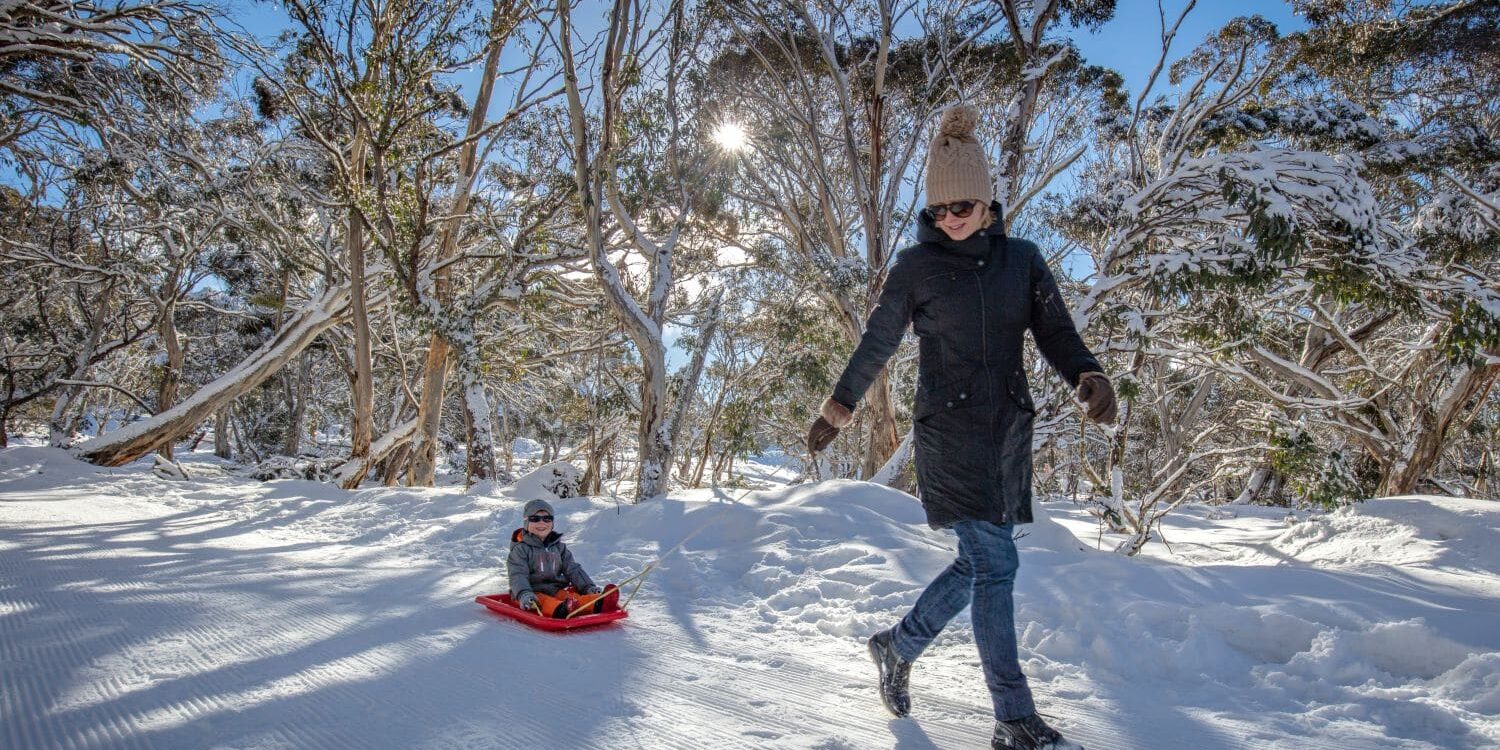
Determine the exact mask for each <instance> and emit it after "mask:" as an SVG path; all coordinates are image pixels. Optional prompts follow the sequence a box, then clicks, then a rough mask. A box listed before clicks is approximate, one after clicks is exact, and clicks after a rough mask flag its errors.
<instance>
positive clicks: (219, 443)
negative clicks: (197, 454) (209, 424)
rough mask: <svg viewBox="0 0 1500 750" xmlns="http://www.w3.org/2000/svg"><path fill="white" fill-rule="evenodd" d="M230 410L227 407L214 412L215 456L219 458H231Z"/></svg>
mask: <svg viewBox="0 0 1500 750" xmlns="http://www.w3.org/2000/svg"><path fill="white" fill-rule="evenodd" d="M229 409H230V407H228V406H226V407H224V408H222V409H220V410H218V411H216V412H214V455H215V456H218V457H219V458H223V459H228V458H230V457H231V453H230V449H229Z"/></svg>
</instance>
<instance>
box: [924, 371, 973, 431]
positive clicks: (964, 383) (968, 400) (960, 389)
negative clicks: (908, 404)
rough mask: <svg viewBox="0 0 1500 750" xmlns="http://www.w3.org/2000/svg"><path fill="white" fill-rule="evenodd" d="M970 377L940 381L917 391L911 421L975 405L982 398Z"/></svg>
mask: <svg viewBox="0 0 1500 750" xmlns="http://www.w3.org/2000/svg"><path fill="white" fill-rule="evenodd" d="M975 385H976V383H975V380H974V378H972V377H969V378H963V379H961V380H952V381H949V382H946V383H940V384H938V385H935V386H933V387H932V388H924V389H921V390H919V391H918V392H917V403H916V405H915V407H914V408H913V409H912V415H911V418H912V421H915V422H921V421H922V420H924V419H926V418H928V417H930V416H932V415H934V414H937V413H939V412H944V411H957V410H960V409H969V408H972V407H974V406H977V405H978V404H979V403H980V402H981V401H983V399H982V398H981V397H980V396H981V394H980V393H979V391H978V390H977V389H976V388H975Z"/></svg>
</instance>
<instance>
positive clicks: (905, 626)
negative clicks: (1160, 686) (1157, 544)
mask: <svg viewBox="0 0 1500 750" xmlns="http://www.w3.org/2000/svg"><path fill="white" fill-rule="evenodd" d="M978 116H979V114H978V111H977V110H975V109H974V108H973V107H969V106H955V107H950V108H949V109H948V110H947V111H945V112H944V113H943V117H942V121H941V123H940V125H939V127H938V133H937V135H936V136H935V137H934V138H933V141H932V143H931V145H930V146H929V149H928V162H927V184H926V188H927V203H926V205H927V208H926V209H925V210H923V212H922V216H921V217H920V218H919V221H918V225H919V226H918V231H917V239H918V240H919V243H918V244H916V245H914V246H912V247H909V248H907V249H905V250H903V251H901V253H900V254H898V256H897V258H896V263H895V265H894V266H892V267H891V269H890V273H889V274H888V275H887V276H886V280H885V287H884V289H883V290H882V292H881V294H880V299H879V302H878V304H877V305H876V307H875V309H874V310H873V311H871V313H870V317H869V320H868V321H867V322H866V324H865V333H864V336H863V337H862V338H861V339H860V342H859V346H858V347H857V348H856V349H855V350H854V354H853V355H851V356H850V358H849V364H848V366H847V367H845V369H844V373H843V375H842V376H841V377H840V378H839V381H838V385H837V386H836V387H835V388H834V391H833V396H832V397H830V398H829V399H828V400H826V401H824V402H823V406H822V408H821V410H820V411H821V414H820V416H819V417H818V419H817V421H816V422H814V423H813V426H812V429H811V430H810V431H809V433H808V447H809V449H810V450H811V451H812V452H813V453H817V452H819V451H821V450H822V449H823V448H824V447H826V446H827V445H828V443H829V442H830V441H831V440H833V438H834V437H835V436H836V435H837V434H838V431H839V429H840V428H842V427H844V426H845V425H847V424H848V423H849V422H850V420H852V419H853V410H854V406H855V404H857V403H858V402H859V400H860V398H861V397H862V396H863V395H864V393H865V390H866V389H868V388H869V386H870V383H871V382H872V381H873V380H874V379H875V377H876V376H877V375H879V374H880V371H881V369H883V368H884V367H885V363H886V360H888V359H889V358H890V356H891V354H892V353H894V352H895V351H896V347H897V346H898V345H899V344H900V343H901V337H902V335H903V334H904V333H905V331H906V327H907V325H908V324H909V325H911V326H912V328H913V329H914V330H915V331H916V334H917V336H918V337H919V338H920V346H919V354H918V360H917V381H918V382H917V398H916V404H915V407H914V409H913V413H912V419H913V422H914V424H913V430H914V431H915V445H916V466H917V484H918V487H919V492H920V494H921V498H922V507H923V509H924V510H925V511H926V512H927V522H928V523H929V524H931V525H932V526H933V527H934V528H948V529H952V530H953V531H954V533H955V534H957V536H958V559H957V560H956V561H955V562H954V563H953V565H951V566H950V567H949V568H948V569H947V570H945V571H943V573H942V574H941V575H939V576H938V577H937V578H936V579H935V580H933V582H932V583H931V584H929V585H928V586H927V589H926V590H925V591H923V592H922V595H921V596H920V597H919V598H918V599H917V603H916V605H915V606H914V607H913V608H912V610H911V611H910V612H908V613H907V615H906V616H905V617H903V618H902V619H901V622H900V623H898V624H897V625H896V626H895V627H893V628H891V629H890V630H887V631H884V632H881V633H877V634H875V635H874V636H873V637H871V638H870V642H869V647H870V655H871V656H872V657H873V658H874V659H875V663H876V664H877V666H878V667H879V669H880V697H881V700H882V701H884V703H885V705H886V708H888V709H890V711H891V713H893V714H895V715H897V716H905V715H906V714H907V713H908V712H909V711H910V708H911V699H910V696H909V694H908V692H907V683H908V676H909V674H910V670H911V663H912V662H913V661H914V660H916V658H917V657H918V656H919V655H920V654H921V653H922V651H923V650H924V649H926V648H927V646H928V644H930V643H931V642H932V640H933V639H934V638H936V637H937V634H938V633H939V632H941V631H942V629H943V627H944V626H945V625H947V624H948V621H949V620H951V619H952V618H953V617H954V616H955V615H957V614H958V613H959V612H961V611H962V610H963V608H964V607H965V606H972V608H973V609H972V619H973V622H974V641H975V644H976V645H977V646H978V648H979V656H980V661H981V662H982V663H983V665H984V675H985V681H986V683H987V684H988V686H989V690H990V697H991V699H992V701H993V703H994V709H995V733H994V737H993V739H992V740H991V747H993V748H1026V749H1031V748H1064V747H1077V746H1076V745H1072V744H1069V743H1067V742H1066V741H1065V740H1063V738H1062V736H1061V735H1059V734H1058V733H1057V732H1056V731H1055V730H1053V729H1052V728H1051V727H1049V726H1047V724H1046V722H1044V721H1042V719H1041V718H1040V717H1038V716H1037V714H1036V706H1035V705H1034V704H1033V703H1032V697H1031V690H1030V688H1028V687H1027V684H1026V677H1025V675H1023V674H1022V673H1021V665H1020V661H1019V658H1018V655H1017V646H1016V628H1015V610H1014V604H1013V601H1012V589H1013V584H1014V581H1015V573H1016V568H1017V567H1018V565H1019V558H1018V557H1017V554H1016V545H1015V542H1014V540H1013V538H1012V532H1013V526H1014V524H1018V523H1030V522H1031V520H1032V515H1031V425H1032V419H1033V417H1034V416H1035V414H1034V412H1035V409H1034V407H1033V405H1032V402H1031V393H1030V390H1029V388H1028V386H1027V382H1026V372H1025V367H1024V366H1023V362H1022V358H1021V355H1022V351H1021V349H1022V342H1023V339H1024V335H1025V332H1026V331H1028V330H1029V331H1031V335H1032V337H1033V338H1034V339H1035V341H1036V344H1037V348H1038V349H1040V350H1041V353H1042V356H1043V357H1045V358H1046V360H1047V361H1048V362H1049V363H1050V364H1051V365H1052V367H1053V369H1055V370H1057V372H1058V374H1060V375H1062V377H1063V378H1064V379H1066V380H1067V381H1068V382H1069V383H1070V384H1072V385H1074V386H1076V387H1077V389H1078V390H1077V395H1078V398H1079V399H1080V400H1081V401H1083V402H1085V403H1086V404H1087V406H1088V417H1089V419H1091V420H1094V421H1104V422H1113V421H1114V417H1115V396H1114V390H1113V388H1112V386H1111V385H1110V382H1109V379H1108V378H1107V377H1105V376H1104V374H1103V373H1102V371H1101V370H1102V368H1101V367H1100V366H1099V362H1098V360H1097V359H1095V358H1094V356H1093V355H1092V354H1090V353H1089V351H1088V349H1087V348H1086V347H1085V346H1084V344H1083V340H1082V339H1081V338H1079V336H1078V331H1077V330H1076V329H1075V328H1074V327H1073V320H1072V317H1071V316H1070V315H1069V313H1068V309H1067V307H1066V305H1064V304H1063V300H1062V296H1061V295H1060V294H1059V293H1058V290H1057V282H1056V281H1055V280H1054V279H1053V276H1052V272H1051V270H1050V269H1049V268H1048V267H1047V264H1046V261H1045V260H1043V258H1042V256H1041V253H1040V252H1039V251H1038V250H1037V247H1036V245H1033V244H1032V243H1030V242H1027V241H1025V240H1017V239H1011V238H1008V237H1006V236H1005V227H1004V224H1003V223H1002V222H1001V220H1000V217H999V213H1000V206H999V204H998V203H994V202H992V200H991V198H992V195H993V190H994V189H993V182H992V180H991V179H990V170H989V164H988V161H987V159H986V158H985V154H984V150H983V149H982V148H981V147H980V145H979V142H978V141H977V140H976V139H975V137H974V127H975V125H976V124H977V122H978Z"/></svg>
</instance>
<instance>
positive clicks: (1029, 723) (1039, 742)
mask: <svg viewBox="0 0 1500 750" xmlns="http://www.w3.org/2000/svg"><path fill="white" fill-rule="evenodd" d="M990 748H991V750H1083V746H1082V745H1079V744H1077V743H1074V742H1069V741H1067V740H1065V739H1063V736H1062V735H1061V734H1058V733H1057V730H1056V729H1053V728H1052V727H1049V726H1047V722H1045V721H1042V717H1040V716H1037V715H1036V714H1032V715H1030V716H1026V717H1023V718H1020V719H1016V720H1014V721H997V722H995V736H994V737H992V738H990Z"/></svg>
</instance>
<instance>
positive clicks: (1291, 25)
mask: <svg viewBox="0 0 1500 750" xmlns="http://www.w3.org/2000/svg"><path fill="white" fill-rule="evenodd" d="M1186 5H1187V0H1163V2H1162V3H1161V6H1162V8H1163V9H1164V10H1165V12H1166V15H1167V23H1168V24H1169V25H1170V24H1172V23H1174V22H1175V21H1176V20H1177V16H1178V15H1179V14H1180V13H1182V9H1183V8H1184V7H1185V6H1186ZM1252 15H1255V16H1262V17H1264V18H1265V19H1266V20H1268V21H1270V22H1272V23H1274V24H1276V28H1277V29H1278V30H1279V31H1280V32H1281V33H1282V34H1289V33H1292V32H1294V31H1300V30H1302V29H1304V28H1306V24H1304V23H1303V22H1302V19H1300V18H1297V17H1296V16H1295V15H1293V13H1292V11H1291V8H1290V6H1289V5H1288V3H1286V2H1284V1H1283V0H1239V1H1238V2H1235V1H1233V0H1200V2H1199V3H1198V4H1197V5H1196V6H1195V7H1194V8H1193V11H1192V12H1191V13H1189V14H1188V17H1187V20H1185V21H1183V23H1182V28H1181V29H1179V30H1178V32H1177V38H1176V39H1175V40H1173V42H1172V51H1171V53H1170V55H1169V56H1168V60H1169V61H1170V60H1174V59H1176V58H1178V57H1181V56H1182V55H1184V54H1186V53H1187V52H1188V51H1190V50H1192V49H1193V48H1194V47H1196V46H1198V43H1199V42H1201V41H1203V39H1204V38H1205V37H1207V36H1208V35H1209V34H1212V33H1213V32H1215V31H1217V30H1218V29H1220V28H1221V27H1223V26H1224V24H1225V23H1227V22H1229V21H1230V20H1231V19H1234V18H1237V17H1239V16H1252ZM1066 36H1069V37H1071V38H1072V39H1073V42H1074V43H1075V44H1077V45H1078V49H1079V50H1080V51H1081V52H1082V53H1083V56H1084V59H1086V60H1088V62H1089V63H1091V64H1093V65H1102V66H1104V67H1107V68H1114V69H1115V70H1117V71H1119V72H1120V74H1121V75H1123V76H1124V77H1125V85H1126V88H1128V89H1129V90H1130V95H1131V97H1132V98H1134V97H1135V96H1136V95H1138V94H1139V93H1140V90H1141V87H1142V86H1144V85H1145V83H1146V79H1147V77H1148V76H1150V75H1151V68H1153V67H1154V66H1155V65H1156V61H1157V55H1158V52H1159V50H1160V49H1161V48H1160V43H1159V41H1158V40H1160V39H1161V13H1160V12H1159V11H1158V9H1157V3H1156V2H1155V1H1154V0H1119V2H1118V4H1117V5H1116V7H1115V17H1114V18H1113V19H1112V20H1111V21H1110V22H1109V23H1107V24H1105V25H1104V26H1103V27H1102V28H1101V29H1099V31H1098V32H1097V33H1090V32H1089V31H1087V30H1085V29H1070V30H1067V33H1066ZM1166 86H1167V83H1166V79H1165V76H1163V78H1162V79H1161V80H1159V81H1158V82H1157V88H1156V91H1157V93H1163V92H1165V91H1166Z"/></svg>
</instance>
